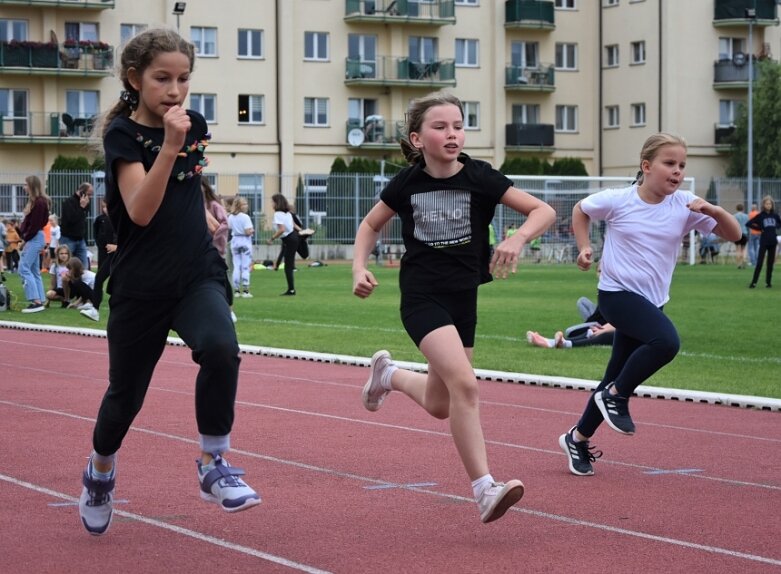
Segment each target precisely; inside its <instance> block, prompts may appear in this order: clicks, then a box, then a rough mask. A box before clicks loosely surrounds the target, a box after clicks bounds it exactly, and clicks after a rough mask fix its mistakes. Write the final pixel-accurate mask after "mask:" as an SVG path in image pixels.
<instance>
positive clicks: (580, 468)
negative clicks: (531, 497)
mask: <svg viewBox="0 0 781 574" xmlns="http://www.w3.org/2000/svg"><path fill="white" fill-rule="evenodd" d="M574 431H575V427H572V428H571V429H570V430H569V432H566V433H564V434H563V435H561V436H560V437H559V446H560V447H561V450H563V451H564V454H566V455H567V464H568V465H569V471H570V472H571V473H572V474H574V475H577V476H591V475H593V474H594V467H593V466H592V464H591V463H592V462H594V461H595V460H597V459H598V458H599V457H601V456H602V451H601V450H596V449H595V448H594V447H593V446H590V445H589V441H587V440H584V441H581V442H577V441H575V439H573V438H572V433H573V432H574Z"/></svg>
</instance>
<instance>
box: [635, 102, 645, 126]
mask: <svg viewBox="0 0 781 574" xmlns="http://www.w3.org/2000/svg"><path fill="white" fill-rule="evenodd" d="M644 125H645V104H632V126H644Z"/></svg>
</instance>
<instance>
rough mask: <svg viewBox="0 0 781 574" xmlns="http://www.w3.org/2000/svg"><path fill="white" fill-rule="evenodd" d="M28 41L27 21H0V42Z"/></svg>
mask: <svg viewBox="0 0 781 574" xmlns="http://www.w3.org/2000/svg"><path fill="white" fill-rule="evenodd" d="M11 40H18V41H20V42H24V41H25V40H27V20H6V19H5V18H3V19H0V42H10V41H11Z"/></svg>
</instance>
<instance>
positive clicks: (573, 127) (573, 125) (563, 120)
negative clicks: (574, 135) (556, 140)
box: [556, 106, 578, 132]
mask: <svg viewBox="0 0 781 574" xmlns="http://www.w3.org/2000/svg"><path fill="white" fill-rule="evenodd" d="M556 131H557V132H576V131H578V106H556Z"/></svg>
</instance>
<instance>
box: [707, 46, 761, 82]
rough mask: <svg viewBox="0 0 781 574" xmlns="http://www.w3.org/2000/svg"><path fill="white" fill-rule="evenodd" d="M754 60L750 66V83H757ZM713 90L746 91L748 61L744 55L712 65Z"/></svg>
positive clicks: (756, 67)
mask: <svg viewBox="0 0 781 574" xmlns="http://www.w3.org/2000/svg"><path fill="white" fill-rule="evenodd" d="M756 64H757V63H756V60H755V61H754V63H753V65H752V76H753V78H752V81H754V82H756V81H757V70H758V68H759V66H757V65H756ZM713 88H714V89H716V90H732V89H748V60H747V58H746V55H745V54H742V53H740V54H736V55H735V56H734V57H733V58H732V59H731V60H719V61H717V62H714V63H713Z"/></svg>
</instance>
